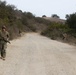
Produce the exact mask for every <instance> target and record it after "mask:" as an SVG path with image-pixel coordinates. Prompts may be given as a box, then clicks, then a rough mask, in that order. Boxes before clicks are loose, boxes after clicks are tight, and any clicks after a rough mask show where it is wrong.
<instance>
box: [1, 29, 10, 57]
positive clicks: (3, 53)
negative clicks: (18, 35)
mask: <svg viewBox="0 0 76 75" xmlns="http://www.w3.org/2000/svg"><path fill="white" fill-rule="evenodd" d="M8 39H9V33H8V32H7V31H6V30H5V31H2V30H1V31H0V51H1V57H2V58H5V57H6V48H7V42H6V41H5V40H8Z"/></svg>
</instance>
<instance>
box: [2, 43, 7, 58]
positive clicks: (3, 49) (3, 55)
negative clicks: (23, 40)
mask: <svg viewBox="0 0 76 75" xmlns="http://www.w3.org/2000/svg"><path fill="white" fill-rule="evenodd" d="M6 48H7V45H6V44H3V45H2V51H1V56H2V57H3V58H5V57H6Z"/></svg>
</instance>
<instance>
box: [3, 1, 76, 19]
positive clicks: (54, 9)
mask: <svg viewBox="0 0 76 75" xmlns="http://www.w3.org/2000/svg"><path fill="white" fill-rule="evenodd" d="M2 1H4V0H2ZM5 1H6V2H7V3H8V4H13V5H15V6H16V7H17V8H18V9H19V10H22V11H26V12H31V13H33V14H34V15H35V16H40V17H41V16H42V15H46V16H47V17H51V15H52V14H57V15H58V16H59V17H60V18H61V19H65V15H66V14H72V13H75V12H76V0H5Z"/></svg>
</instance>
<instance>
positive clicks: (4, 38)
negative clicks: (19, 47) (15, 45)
mask: <svg viewBox="0 0 76 75" xmlns="http://www.w3.org/2000/svg"><path fill="white" fill-rule="evenodd" d="M2 39H3V40H4V41H5V42H8V43H9V44H11V43H10V41H8V40H6V39H5V38H4V37H2Z"/></svg>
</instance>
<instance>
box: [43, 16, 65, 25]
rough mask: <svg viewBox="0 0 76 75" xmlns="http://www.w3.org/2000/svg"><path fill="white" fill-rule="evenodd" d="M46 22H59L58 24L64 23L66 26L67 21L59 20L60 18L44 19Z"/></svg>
mask: <svg viewBox="0 0 76 75" xmlns="http://www.w3.org/2000/svg"><path fill="white" fill-rule="evenodd" d="M43 18H44V19H46V20H49V21H51V22H58V23H63V24H65V20H64V19H59V18H53V17H43Z"/></svg>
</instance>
